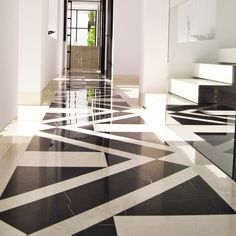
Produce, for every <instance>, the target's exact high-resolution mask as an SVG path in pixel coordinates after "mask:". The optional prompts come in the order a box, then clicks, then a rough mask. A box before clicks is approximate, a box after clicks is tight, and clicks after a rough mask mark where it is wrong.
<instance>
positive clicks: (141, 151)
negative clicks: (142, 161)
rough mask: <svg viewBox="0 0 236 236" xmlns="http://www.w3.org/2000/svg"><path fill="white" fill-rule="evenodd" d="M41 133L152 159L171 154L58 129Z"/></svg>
mask: <svg viewBox="0 0 236 236" xmlns="http://www.w3.org/2000/svg"><path fill="white" fill-rule="evenodd" d="M43 132H46V133H50V134H55V135H59V136H62V137H65V138H70V139H75V140H78V141H82V142H86V143H90V144H95V145H98V146H103V147H107V148H112V149H116V150H120V151H125V152H130V153H134V154H137V155H143V156H147V157H152V158H160V157H163V156H166V155H169V154H171V153H172V152H170V151H165V150H160V149H157V148H151V147H147V146H142V145H138V144H132V143H127V142H122V141H118V140H112V139H108V138H103V137H99V136H96V135H90V134H84V133H80V132H74V131H70V130H64V129H59V128H56V129H50V130H44V131H43Z"/></svg>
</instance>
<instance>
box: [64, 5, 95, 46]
mask: <svg viewBox="0 0 236 236" xmlns="http://www.w3.org/2000/svg"><path fill="white" fill-rule="evenodd" d="M96 19H97V11H90V10H78V9H72V21H71V25H68V28H69V30H70V32H71V45H76V46H96V23H97V20H96ZM68 23H70V22H68Z"/></svg>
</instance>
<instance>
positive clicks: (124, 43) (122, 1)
mask: <svg viewBox="0 0 236 236" xmlns="http://www.w3.org/2000/svg"><path fill="white" fill-rule="evenodd" d="M141 16H142V0H116V1H114V29H115V30H114V38H113V42H114V52H113V55H114V59H113V64H114V65H113V73H114V75H115V76H116V75H136V76H139V75H140V67H141V33H142V30H141V25H142V17H141Z"/></svg>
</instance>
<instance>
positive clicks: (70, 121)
mask: <svg viewBox="0 0 236 236" xmlns="http://www.w3.org/2000/svg"><path fill="white" fill-rule="evenodd" d="M92 121H93V119H92V116H87V117H81V118H71V119H67V120H61V121H54V122H49V123H47V125H51V126H55V127H59V126H66V125H76V124H78V125H82V124H84V123H85V122H92Z"/></svg>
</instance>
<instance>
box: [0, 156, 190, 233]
mask: <svg viewBox="0 0 236 236" xmlns="http://www.w3.org/2000/svg"><path fill="white" fill-rule="evenodd" d="M185 168H187V167H186V166H182V165H178V164H173V163H168V162H162V161H158V160H156V161H153V162H150V163H147V164H144V165H141V166H138V167H135V168H132V169H130V170H126V171H123V172H121V173H118V174H115V175H111V176H109V177H106V178H103V179H100V180H97V181H94V182H91V183H89V184H86V185H83V186H81V187H78V188H74V189H71V190H68V191H66V192H63V193H59V194H56V195H54V196H51V197H47V198H45V199H42V200H39V201H35V202H32V203H30V204H27V205H23V206H20V207H17V208H14V209H11V210H8V211H5V212H1V213H0V220H2V221H4V222H6V223H7V224H10V225H12V226H13V227H15V228H17V229H19V230H21V231H22V232H25V233H27V234H30V233H33V232H35V231H38V230H40V229H43V228H45V227H48V226H50V225H53V224H56V223H58V222H60V221H63V220H65V219H68V218H70V217H73V216H74V215H77V214H80V213H82V212H85V211H87V210H89V209H92V208H94V207H97V206H99V205H101V204H104V203H106V202H109V201H111V200H114V199H116V198H118V197H121V196H123V195H125V194H128V193H130V192H132V191H135V190H137V189H140V188H142V187H144V186H146V185H149V184H151V183H153V182H155V181H158V180H160V179H162V178H164V177H167V176H169V175H172V174H174V173H177V172H179V171H181V170H183V169H185Z"/></svg>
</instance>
